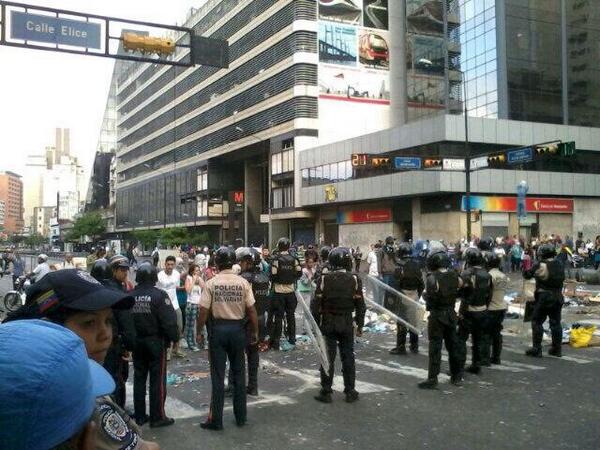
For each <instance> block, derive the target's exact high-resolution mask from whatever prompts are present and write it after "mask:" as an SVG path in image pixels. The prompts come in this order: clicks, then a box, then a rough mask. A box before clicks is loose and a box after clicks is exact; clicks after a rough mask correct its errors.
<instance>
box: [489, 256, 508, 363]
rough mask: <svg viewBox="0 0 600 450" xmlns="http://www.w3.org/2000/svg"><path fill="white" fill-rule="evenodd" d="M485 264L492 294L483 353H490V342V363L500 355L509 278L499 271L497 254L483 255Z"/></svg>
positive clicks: (498, 360)
mask: <svg viewBox="0 0 600 450" xmlns="http://www.w3.org/2000/svg"><path fill="white" fill-rule="evenodd" d="M485 258H486V266H487V268H488V270H489V273H490V276H491V277H492V284H493V286H494V291H493V294H492V301H491V302H490V304H489V306H488V312H487V314H488V320H487V324H488V327H487V334H488V336H489V339H486V340H485V341H484V345H486V346H487V348H484V349H483V351H484V354H485V356H486V357H488V355H489V354H490V348H489V346H490V344H491V347H492V348H491V352H492V355H491V359H490V362H491V363H492V364H500V355H501V353H502V322H503V321H504V316H505V314H506V309H507V305H506V302H505V301H504V296H505V295H506V290H507V289H508V284H509V279H508V277H507V276H506V275H505V274H503V273H502V272H501V271H500V258H499V257H498V255H495V254H493V253H492V252H488V253H487V254H486V256H485Z"/></svg>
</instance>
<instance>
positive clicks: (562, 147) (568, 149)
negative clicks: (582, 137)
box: [558, 141, 576, 156]
mask: <svg viewBox="0 0 600 450" xmlns="http://www.w3.org/2000/svg"><path fill="white" fill-rule="evenodd" d="M558 150H559V152H560V154H561V155H562V156H573V155H575V150H576V149H575V142H573V141H571V142H561V143H560V144H558Z"/></svg>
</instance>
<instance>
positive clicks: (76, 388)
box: [0, 320, 115, 450]
mask: <svg viewBox="0 0 600 450" xmlns="http://www.w3.org/2000/svg"><path fill="white" fill-rule="evenodd" d="M0 373H2V383H0V448H3V449H9V448H11V449H23V450H29V449H32V450H33V449H36V450H41V449H50V448H54V447H55V446H57V445H59V444H61V443H63V442H65V441H66V440H68V439H69V438H71V437H72V436H74V435H75V434H76V433H78V432H79V431H80V430H81V429H82V428H83V427H84V426H85V425H86V424H87V422H88V421H89V420H90V418H91V416H92V413H93V411H94V407H95V403H96V397H100V396H103V395H108V394H110V393H112V392H113V391H114V390H115V383H114V381H113V379H112V377H111V376H110V375H109V373H108V372H107V371H106V370H104V368H103V367H102V366H100V365H99V364H98V363H96V362H95V361H92V360H91V359H89V358H88V356H87V352H86V349H85V344H84V342H83V341H82V340H81V338H79V336H77V335H76V334H75V333H73V332H72V331H71V330H69V329H68V328H65V327H62V326H60V325H56V324H54V323H51V322H48V321H44V320H18V321H15V322H10V323H7V324H4V325H0Z"/></svg>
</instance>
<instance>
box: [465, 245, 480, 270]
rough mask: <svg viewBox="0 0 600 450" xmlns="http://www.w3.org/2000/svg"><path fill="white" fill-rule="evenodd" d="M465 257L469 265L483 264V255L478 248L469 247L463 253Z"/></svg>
mask: <svg viewBox="0 0 600 450" xmlns="http://www.w3.org/2000/svg"><path fill="white" fill-rule="evenodd" d="M463 259H464V260H465V262H466V263H467V265H468V266H469V267H473V266H480V265H481V264H483V255H482V254H481V251H480V250H479V249H478V248H473V247H469V248H468V249H466V250H465V252H464V253H463Z"/></svg>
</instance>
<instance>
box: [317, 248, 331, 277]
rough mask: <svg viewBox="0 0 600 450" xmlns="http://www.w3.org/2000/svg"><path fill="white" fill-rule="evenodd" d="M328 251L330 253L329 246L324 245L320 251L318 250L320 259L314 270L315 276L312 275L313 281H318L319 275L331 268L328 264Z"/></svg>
mask: <svg viewBox="0 0 600 450" xmlns="http://www.w3.org/2000/svg"><path fill="white" fill-rule="evenodd" d="M329 253H331V247H330V246H328V245H324V246H323V247H321V251H320V252H319V259H320V261H319V264H318V265H317V268H316V270H315V276H314V277H313V278H314V279H315V283H318V281H319V278H321V275H323V274H324V273H327V272H329V270H330V269H331V267H330V266H329Z"/></svg>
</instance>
